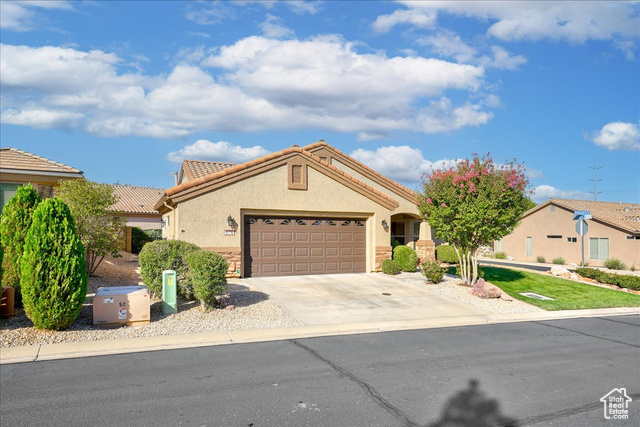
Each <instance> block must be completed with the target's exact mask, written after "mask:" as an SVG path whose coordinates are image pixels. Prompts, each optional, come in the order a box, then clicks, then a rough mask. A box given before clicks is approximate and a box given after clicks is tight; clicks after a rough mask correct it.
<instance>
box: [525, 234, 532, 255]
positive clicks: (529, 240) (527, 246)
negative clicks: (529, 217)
mask: <svg viewBox="0 0 640 427" xmlns="http://www.w3.org/2000/svg"><path fill="white" fill-rule="evenodd" d="M524 245H525V256H533V239H532V238H531V237H525V239H524Z"/></svg>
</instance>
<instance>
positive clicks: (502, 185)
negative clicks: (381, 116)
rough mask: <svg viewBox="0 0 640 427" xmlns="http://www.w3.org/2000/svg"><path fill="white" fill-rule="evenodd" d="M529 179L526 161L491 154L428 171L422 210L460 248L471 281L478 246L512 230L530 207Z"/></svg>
mask: <svg viewBox="0 0 640 427" xmlns="http://www.w3.org/2000/svg"><path fill="white" fill-rule="evenodd" d="M527 184H528V181H527V180H526V178H525V175H524V166H523V165H521V164H516V163H515V161H514V162H511V163H509V164H507V165H504V166H498V165H496V164H495V163H493V160H492V159H491V157H488V155H487V156H483V157H478V156H477V155H474V157H473V159H472V160H462V161H459V162H458V163H457V164H456V166H454V167H452V168H449V169H440V170H434V171H432V172H430V173H426V174H425V175H424V176H423V194H421V195H420V196H419V200H418V201H419V204H418V208H419V210H420V213H421V214H422V215H424V217H425V219H426V220H427V222H428V223H429V225H430V226H431V229H432V230H433V231H434V232H435V235H436V237H438V238H441V239H444V240H445V241H447V242H448V243H449V244H451V245H452V246H453V247H454V248H455V250H456V253H457V255H458V261H459V262H460V271H461V276H462V280H463V281H464V282H465V283H467V284H468V285H470V286H473V285H474V284H475V282H476V280H477V279H478V259H477V254H478V249H479V248H480V247H481V246H483V245H491V244H493V242H494V241H496V240H500V239H501V238H502V237H504V236H506V235H507V234H509V233H511V232H512V231H513V229H514V228H515V227H516V226H517V225H518V223H519V221H520V217H521V216H522V214H523V213H524V212H525V211H526V210H527V209H528V208H529V207H530V203H531V201H530V200H529V198H528V197H527V196H528V193H529V192H528V191H527V189H526V187H527Z"/></svg>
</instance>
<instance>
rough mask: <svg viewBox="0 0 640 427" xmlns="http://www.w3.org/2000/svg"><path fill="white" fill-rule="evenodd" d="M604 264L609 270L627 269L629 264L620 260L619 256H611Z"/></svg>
mask: <svg viewBox="0 0 640 427" xmlns="http://www.w3.org/2000/svg"><path fill="white" fill-rule="evenodd" d="M604 266H605V267H607V268H608V269H609V270H626V269H627V264H625V263H624V262H622V261H620V260H619V259H618V258H609V259H608V260H606V261H605V262H604Z"/></svg>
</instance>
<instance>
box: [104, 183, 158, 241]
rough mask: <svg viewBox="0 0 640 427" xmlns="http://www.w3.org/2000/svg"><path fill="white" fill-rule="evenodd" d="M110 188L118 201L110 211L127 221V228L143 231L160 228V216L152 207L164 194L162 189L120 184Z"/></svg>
mask: <svg viewBox="0 0 640 427" xmlns="http://www.w3.org/2000/svg"><path fill="white" fill-rule="evenodd" d="M112 187H113V193H114V194H115V196H116V198H117V199H118V201H117V202H116V203H114V204H113V205H112V206H111V208H110V209H111V210H112V211H114V212H118V213H119V214H120V215H122V216H124V217H125V218H126V219H127V227H139V228H141V229H143V230H159V229H160V228H161V222H162V215H161V214H160V212H158V211H157V210H156V209H155V208H154V205H155V204H156V202H157V201H158V199H159V198H160V196H162V194H163V193H164V190H163V189H161V188H152V187H135V186H133V185H120V184H114V185H112Z"/></svg>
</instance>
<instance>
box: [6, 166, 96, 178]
mask: <svg viewBox="0 0 640 427" xmlns="http://www.w3.org/2000/svg"><path fill="white" fill-rule="evenodd" d="M0 173H6V174H16V175H36V176H58V177H67V178H83V175H82V172H44V171H34V170H28V169H5V168H0Z"/></svg>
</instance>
